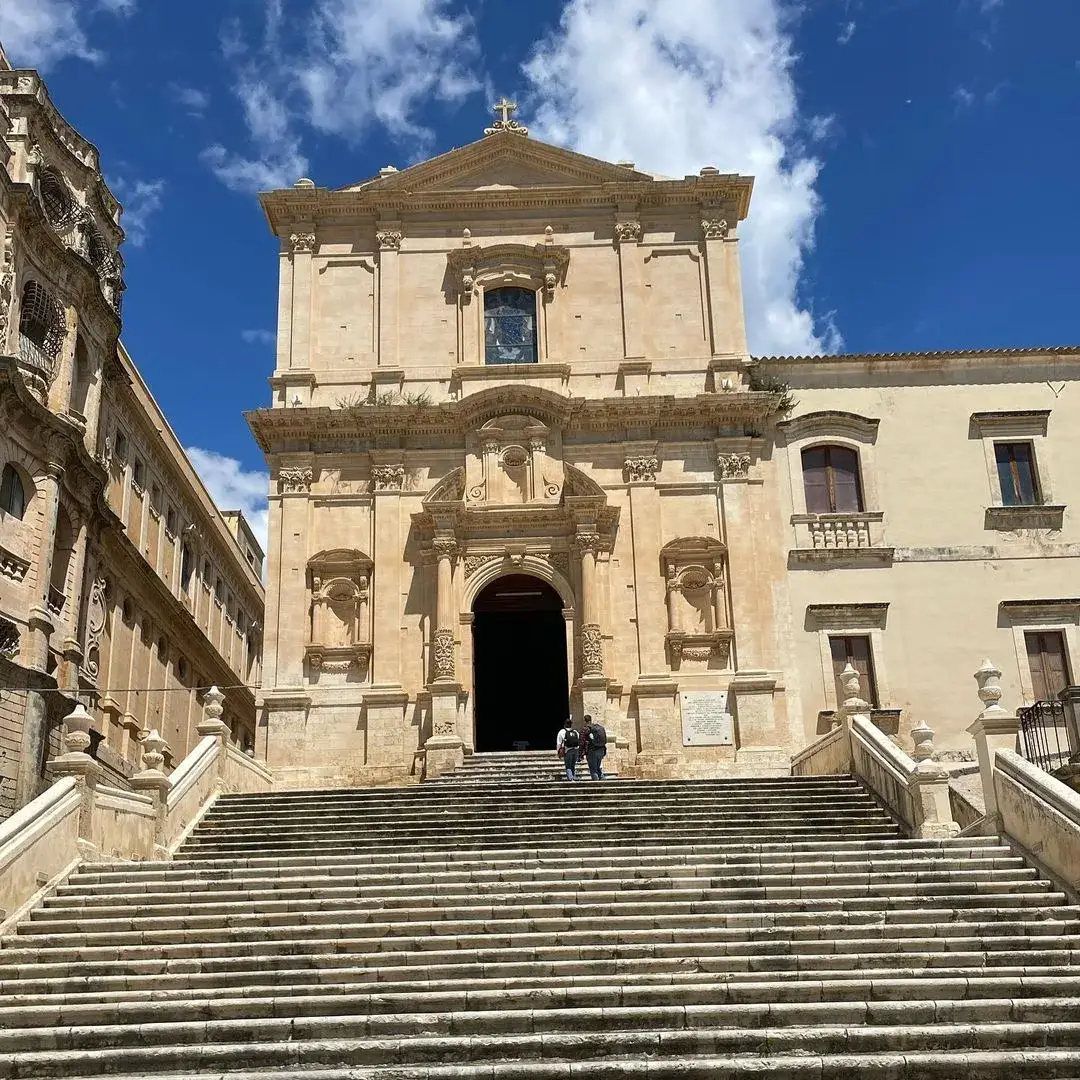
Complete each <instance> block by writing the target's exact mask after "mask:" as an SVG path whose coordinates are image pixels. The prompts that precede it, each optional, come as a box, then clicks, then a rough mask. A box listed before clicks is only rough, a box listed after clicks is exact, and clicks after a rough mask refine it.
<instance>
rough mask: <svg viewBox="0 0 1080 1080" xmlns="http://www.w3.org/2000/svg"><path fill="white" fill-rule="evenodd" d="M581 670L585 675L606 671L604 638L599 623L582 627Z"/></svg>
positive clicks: (600, 673) (599, 673)
mask: <svg viewBox="0 0 1080 1080" xmlns="http://www.w3.org/2000/svg"><path fill="white" fill-rule="evenodd" d="M581 670H582V674H583V675H602V674H603V673H604V640H603V635H602V634H601V633H600V626H599V624H597V623H586V624H585V625H584V626H582V628H581Z"/></svg>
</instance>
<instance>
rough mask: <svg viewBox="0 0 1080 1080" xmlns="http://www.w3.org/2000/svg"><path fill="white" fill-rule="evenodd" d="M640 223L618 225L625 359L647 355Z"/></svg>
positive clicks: (628, 220) (625, 220)
mask: <svg viewBox="0 0 1080 1080" xmlns="http://www.w3.org/2000/svg"><path fill="white" fill-rule="evenodd" d="M640 244H641V222H640V221H638V220H637V219H636V218H633V217H626V218H623V219H622V220H619V221H616V222H615V247H616V250H617V251H618V253H619V282H620V286H621V298H622V323H623V356H624V357H625V358H626V359H628V360H630V359H640V358H641V357H643V356H644V355H645V321H644V318H643V315H644V307H645V298H644V296H643V295H642V294H643V292H644V289H643V287H642V276H643V274H642V270H643V267H642V262H641V247H640Z"/></svg>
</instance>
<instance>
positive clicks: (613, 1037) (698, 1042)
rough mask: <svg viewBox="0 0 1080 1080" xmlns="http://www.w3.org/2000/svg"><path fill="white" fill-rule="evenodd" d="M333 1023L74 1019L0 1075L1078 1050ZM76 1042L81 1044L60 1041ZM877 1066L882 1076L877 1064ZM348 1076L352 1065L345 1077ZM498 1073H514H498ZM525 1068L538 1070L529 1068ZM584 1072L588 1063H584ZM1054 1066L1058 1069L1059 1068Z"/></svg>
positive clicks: (1014, 1028) (1074, 1033)
mask: <svg viewBox="0 0 1080 1080" xmlns="http://www.w3.org/2000/svg"><path fill="white" fill-rule="evenodd" d="M327 1026H328V1025H327ZM200 1028H201V1030H199V1029H200ZM338 1028H339V1031H340V1035H339V1036H338V1037H333V1036H331V1037H313V1038H305V1037H304V1035H303V1029H301V1033H300V1034H298V1035H296V1036H293V1037H289V1034H290V1033H289V1025H288V1023H287V1022H286V1024H285V1025H284V1027H283V1026H282V1025H281V1024H279V1023H274V1022H268V1023H265V1024H264V1023H256V1024H254V1025H253V1027H252V1028H251V1029H249V1030H247V1031H244V1030H241V1028H240V1026H239V1025H236V1026H235V1027H233V1029H232V1030H231V1031H228V1032H226V1033H224V1034H226V1035H230V1036H231V1037H232V1038H234V1039H237V1040H238V1041H224V1040H223V1041H220V1042H219V1041H211V1042H209V1043H207V1042H205V1041H204V1042H202V1044H201V1045H200V1044H198V1043H196V1044H195V1045H190V1044H189V1045H185V1044H184V1043H185V1042H189V1041H190V1040H192V1039H202V1040H206V1039H207V1038H208V1037H209V1036H210V1035H211V1033H212V1032H214V1031H215V1030H216V1026H215V1025H214V1024H213V1023H212V1022H211V1023H209V1024H206V1025H199V1026H197V1027H196V1028H192V1027H188V1028H186V1029H184V1030H181V1031H177V1032H176V1033H175V1037H176V1038H177V1039H179V1040H183V1041H181V1042H179V1043H174V1042H160V1041H158V1040H159V1039H166V1038H169V1036H170V1033H169V1032H168V1031H161V1030H159V1029H156V1028H154V1027H153V1026H149V1027H147V1028H146V1029H144V1030H143V1031H142V1032H140V1033H139V1034H140V1035H141V1036H142V1039H143V1040H144V1041H140V1042H139V1043H136V1044H135V1045H128V1046H122V1047H117V1046H115V1045H109V1040H110V1038H111V1039H113V1040H114V1041H115V1039H116V1037H117V1036H116V1033H115V1032H110V1031H108V1030H101V1031H100V1038H99V1039H96V1038H95V1035H97V1034H98V1033H96V1032H95V1031H94V1030H93V1029H77V1030H76V1031H75V1032H74V1033H72V1035H70V1036H69V1037H68V1038H64V1037H63V1036H62V1035H60V1034H59V1033H58V1035H57V1039H56V1044H57V1045H56V1047H55V1049H49V1050H25V1051H23V1050H20V1051H19V1052H18V1058H17V1060H16V1061H14V1062H12V1063H11V1064H10V1065H7V1064H6V1063H5V1062H4V1061H2V1060H0V1076H4V1077H11V1078H16V1077H18V1078H23V1077H73V1076H85V1075H86V1074H85V1071H84V1070H85V1068H86V1066H87V1064H89V1063H90V1062H88V1060H87V1053H86V1051H85V1050H84V1049H82V1047H84V1046H89V1047H90V1048H91V1049H92V1050H93V1058H92V1064H93V1066H94V1067H95V1068H96V1069H97V1070H99V1071H100V1072H104V1073H108V1074H130V1073H132V1072H134V1071H142V1070H145V1069H148V1068H150V1069H161V1068H170V1069H184V1068H187V1069H191V1068H199V1067H201V1068H203V1069H205V1068H207V1067H208V1066H210V1067H213V1068H217V1069H225V1070H226V1071H228V1070H229V1069H230V1067H231V1066H234V1065H235V1066H242V1067H244V1068H247V1069H251V1068H278V1069H300V1070H304V1069H307V1068H308V1067H311V1066H323V1065H326V1064H332V1065H334V1066H336V1067H340V1066H359V1067H361V1068H364V1067H372V1066H376V1067H378V1066H382V1067H392V1068H394V1070H395V1071H394V1072H393V1075H394V1076H395V1077H398V1076H401V1075H403V1074H402V1072H401V1071H399V1070H400V1067H401V1064H402V1063H403V1062H407V1063H408V1066H407V1067H409V1068H414V1069H415V1068H423V1067H425V1066H429V1065H434V1066H436V1067H441V1066H446V1065H450V1067H452V1068H454V1069H456V1070H458V1075H459V1076H460V1075H462V1074H461V1072H460V1070H461V1068H462V1066H464V1065H473V1064H484V1065H488V1066H489V1067H492V1068H503V1067H504V1066H505V1065H507V1064H510V1063H513V1064H514V1065H516V1066H517V1068H518V1069H521V1068H522V1065H523V1064H524V1063H528V1064H529V1065H532V1064H533V1063H544V1064H564V1065H566V1066H567V1067H569V1063H570V1062H573V1063H575V1064H591V1065H593V1066H594V1067H597V1068H602V1069H604V1070H605V1071H603V1072H599V1073H597V1074H596V1075H601V1076H608V1077H610V1076H613V1075H619V1076H633V1075H635V1074H636V1075H639V1076H640V1075H641V1074H642V1072H641V1069H640V1067H639V1068H638V1069H636V1070H634V1069H631V1070H630V1071H627V1072H619V1073H614V1072H613V1071H612V1065H613V1062H614V1061H615V1060H624V1061H626V1062H628V1063H634V1062H636V1063H638V1065H639V1066H640V1065H642V1064H646V1069H645V1072H646V1074H648V1075H652V1069H651V1068H649V1067H648V1066H649V1065H651V1062H650V1061H649V1059H654V1060H660V1061H663V1064H664V1067H665V1068H666V1069H671V1067H672V1065H673V1063H674V1062H678V1061H680V1059H681V1060H682V1063H683V1065H684V1068H683V1070H682V1071H681V1072H679V1073H674V1072H669V1075H679V1076H686V1075H695V1073H693V1072H690V1073H689V1074H688V1073H687V1071H686V1069H687V1068H691V1069H692V1068H693V1063H694V1062H695V1061H697V1062H701V1061H702V1060H703V1059H704V1060H708V1059H709V1058H716V1059H719V1060H720V1061H721V1062H723V1061H728V1062H730V1060H731V1058H732V1057H734V1056H744V1057H745V1056H748V1055H756V1056H762V1057H763V1056H765V1055H778V1056H779V1055H787V1054H799V1055H803V1054H816V1055H821V1057H823V1058H824V1057H826V1056H827V1055H828V1056H831V1055H848V1054H852V1055H872V1054H881V1053H885V1054H889V1055H892V1056H894V1057H895V1058H896V1059H897V1060H898V1061H901V1062H904V1063H905V1064H906V1060H905V1058H904V1056H903V1055H905V1054H906V1053H908V1052H909V1051H910V1052H912V1053H919V1054H923V1055H926V1054H930V1053H933V1052H948V1053H961V1054H967V1053H970V1052H978V1053H994V1054H997V1055H1001V1054H1003V1053H1007V1052H1009V1051H1013V1052H1018V1053H1020V1054H1021V1055H1022V1054H1023V1053H1024V1052H1025V1051H1030V1050H1038V1051H1042V1052H1043V1053H1046V1052H1048V1051H1053V1052H1056V1054H1057V1058H1058V1064H1063V1063H1064V1062H1066V1061H1069V1060H1070V1058H1071V1061H1072V1063H1074V1064H1075V1065H1076V1066H1077V1067H1080V1049H1077V1046H1078V1044H1080V1025H1077V1024H1070V1023H1050V1024H1008V1023H997V1024H959V1025H954V1024H926V1025H892V1026H888V1027H877V1026H871V1025H856V1026H846V1025H820V1026H817V1027H813V1028H802V1029H792V1028H772V1027H758V1028H708V1027H695V1028H691V1029H661V1030H646V1031H633V1030H626V1031H616V1032H607V1031H594V1032H590V1033H589V1034H588V1036H587V1037H584V1036H578V1035H575V1034H574V1032H573V1031H572V1030H570V1031H566V1030H562V1031H553V1032H542V1033H533V1034H526V1035H514V1034H508V1035H501V1034H499V1035H495V1034H491V1035H484V1036H455V1035H441V1034H440V1035H437V1036H415V1037H409V1038H408V1039H398V1038H394V1037H389V1038H387V1037H368V1038H357V1036H356V1035H355V1033H354V1029H353V1025H352V1024H350V1022H349V1021H348V1020H346V1019H341V1020H340V1021H339V1024H338ZM316 1030H318V1029H316ZM73 1041H74V1044H75V1045H76V1046H79V1047H80V1048H79V1049H68V1047H69V1046H70V1045H71V1044H72V1042H73ZM80 1044H81V1046H80ZM1023 1061H1024V1058H1023V1057H1021V1058H1020V1063H1022V1062H1023ZM574 1071H575V1070H574V1069H570V1072H569V1074H568V1073H567V1072H566V1071H565V1070H564V1071H563V1072H562V1076H563V1077H565V1076H567V1075H571V1076H572V1075H573V1074H574ZM577 1071H578V1072H579V1073H581V1072H582V1070H577ZM878 1073H879V1075H880V1070H878ZM355 1075H356V1074H355V1073H354V1074H353V1076H354V1077H355ZM404 1075H408V1073H404ZM418 1075H421V1076H425V1077H429V1078H430V1077H431V1075H432V1074H431V1072H430V1071H427V1072H425V1073H420V1074H418ZM451 1075H453V1074H451ZM466 1075H469V1074H466ZM471 1075H476V1074H475V1073H472V1074H471ZM494 1075H498V1074H497V1073H496V1074H494ZM503 1075H506V1076H511V1075H515V1074H514V1073H511V1072H505V1073H504V1074H503ZM516 1075H518V1076H521V1075H523V1073H521V1072H518V1073H517V1074H516ZM528 1075H530V1076H533V1075H536V1074H535V1073H534V1072H533V1070H532V1069H530V1071H529V1073H528ZM540 1075H543V1074H542V1073H541V1074H540ZM552 1075H559V1073H553V1074H552ZM585 1075H588V1073H587V1072H585ZM661 1075H662V1074H661ZM697 1075H705V1074H703V1073H702V1074H697ZM711 1075H714V1076H715V1075H717V1074H716V1073H713V1074H711ZM719 1075H723V1073H720V1074H719ZM829 1075H832V1074H829ZM864 1075H868V1073H864ZM923 1075H927V1074H926V1073H924V1074H923ZM939 1075H940V1074H939ZM1029 1075H1031V1074H1029ZM1051 1075H1053V1074H1051ZM1057 1075H1065V1074H1062V1073H1060V1072H1059V1073H1057Z"/></svg>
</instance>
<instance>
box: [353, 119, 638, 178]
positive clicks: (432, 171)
mask: <svg viewBox="0 0 1080 1080" xmlns="http://www.w3.org/2000/svg"><path fill="white" fill-rule="evenodd" d="M654 179H655V178H654V177H653V176H652V175H650V174H649V173H644V172H638V171H637V170H635V169H632V168H628V167H627V166H625V165H614V164H612V163H611V162H608V161H601V160H600V159H599V158H592V157H588V156H587V155H585V154H578V153H576V152H575V151H573V150H566V149H564V148H563V147H561V146H552V145H551V144H549V143H543V142H539V141H538V140H536V139H531V138H529V137H528V136H524V135H517V134H512V133H504V132H500V133H498V134H495V135H489V136H486V137H485V138H483V139H480V140H478V141H477V142H474V143H469V145H468V146H462V147H458V148H457V149H456V150H450V151H449V152H448V153H445V154H440V155H439V156H438V157H435V158H431V159H430V160H428V161H422V162H420V164H418V165H413V166H412V167H411V168H408V169H403V170H402V171H401V172H394V173H388V174H386V175H382V176H379V177H377V178H376V179H374V180H369V181H367V182H366V183H362V184H356V185H352V186H350V187H348V188H345V189H344V190H346V191H358V190H361V189H362V190H365V191H375V190H377V191H388V192H389V191H398V190H400V191H409V192H434V191H458V192H460V191H483V190H494V191H497V190H513V189H520V188H545V187H560V188H565V187H589V186H599V185H601V184H611V183H619V184H626V183H634V182H635V181H636V182H638V183H652V182H653V180H654Z"/></svg>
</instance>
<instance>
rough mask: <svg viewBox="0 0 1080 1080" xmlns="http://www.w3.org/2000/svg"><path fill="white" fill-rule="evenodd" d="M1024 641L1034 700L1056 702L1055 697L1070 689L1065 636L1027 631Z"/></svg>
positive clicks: (1052, 631)
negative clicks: (1066, 688) (1067, 687)
mask: <svg viewBox="0 0 1080 1080" xmlns="http://www.w3.org/2000/svg"><path fill="white" fill-rule="evenodd" d="M1024 639H1025V642H1026V644H1027V654H1028V668H1029V669H1030V671H1031V692H1032V696H1033V697H1034V700H1035V701H1057V700H1058V695H1059V694H1060V693H1061V691H1062V690H1064V689H1065V687H1066V686H1068V685H1069V665H1068V662H1067V660H1066V658H1065V635H1064V634H1062V633H1061V631H1060V630H1048V631H1044V632H1036V631H1029V632H1028V633H1026V634H1025V635H1024Z"/></svg>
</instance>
